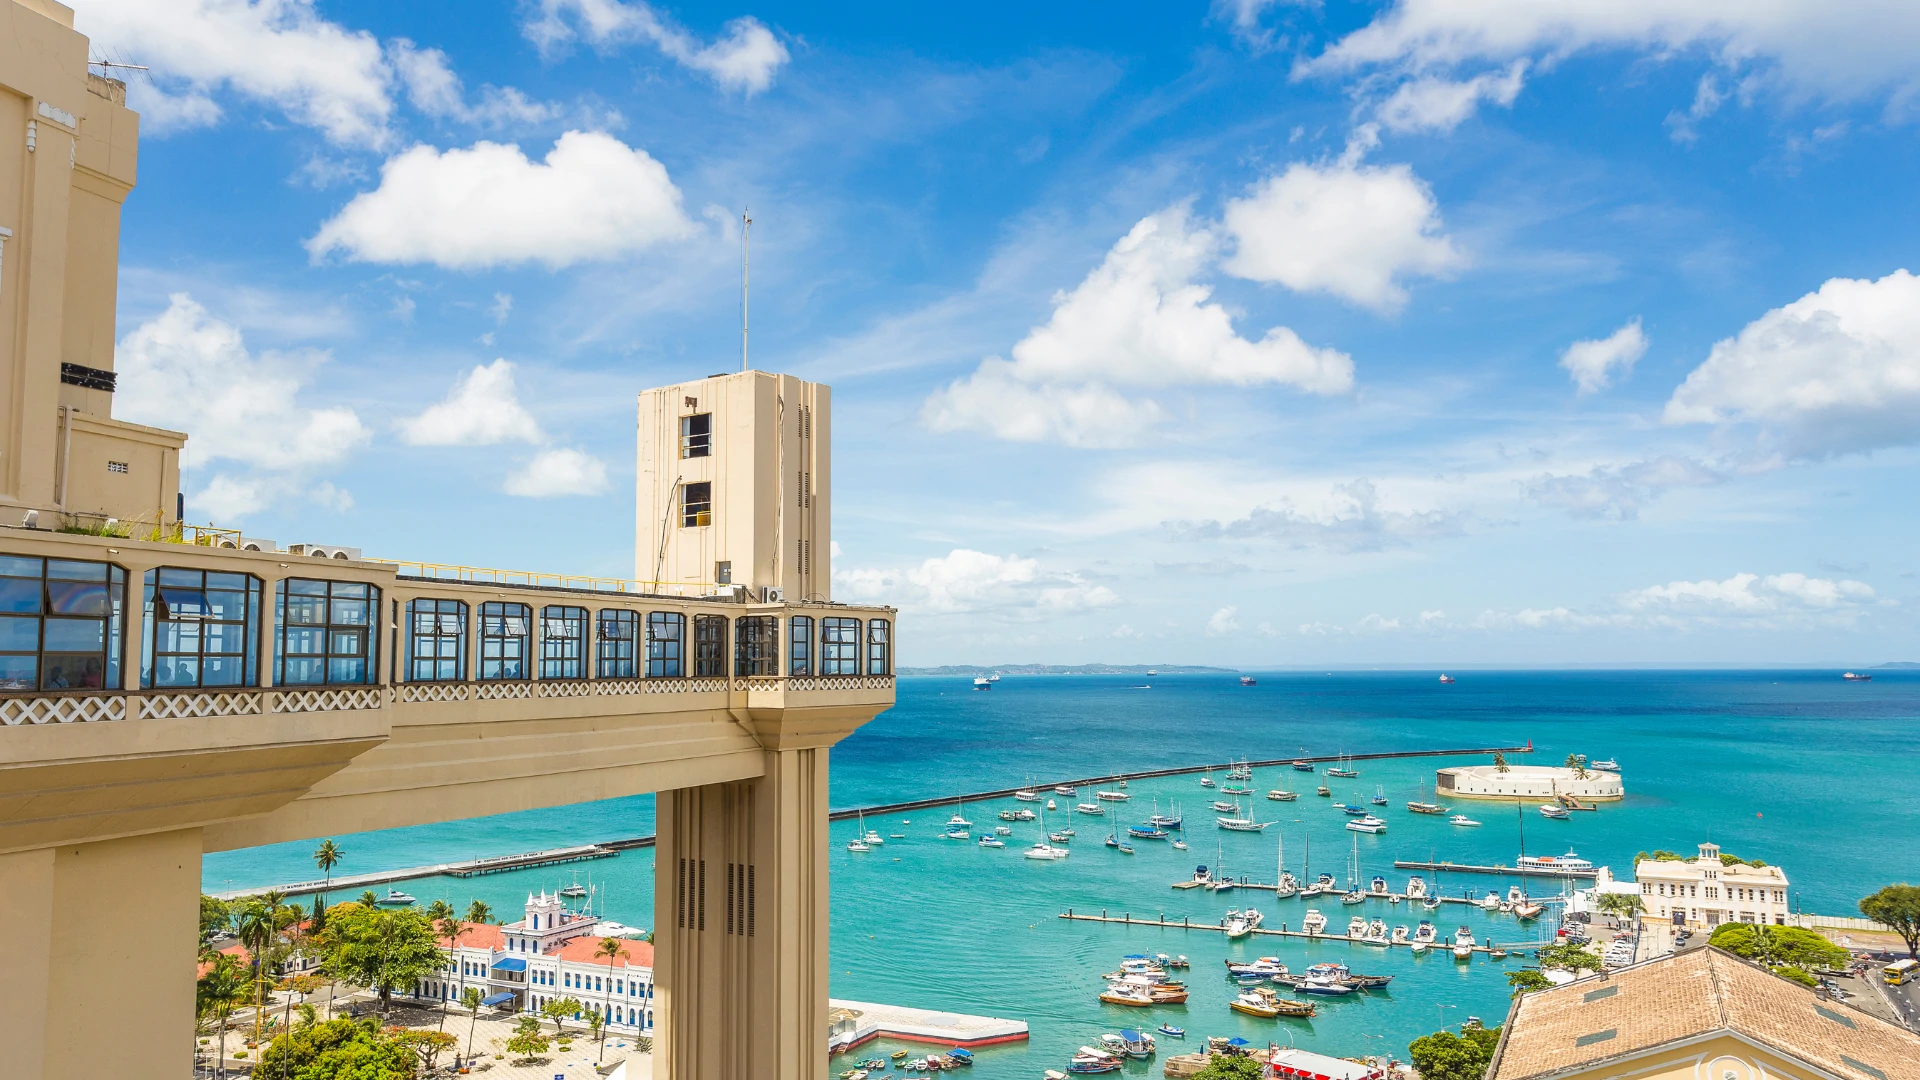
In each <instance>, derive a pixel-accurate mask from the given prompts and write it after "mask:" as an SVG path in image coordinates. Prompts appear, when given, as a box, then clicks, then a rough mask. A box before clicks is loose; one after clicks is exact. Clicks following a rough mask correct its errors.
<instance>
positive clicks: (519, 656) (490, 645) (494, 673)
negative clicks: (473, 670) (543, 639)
mask: <svg viewBox="0 0 1920 1080" xmlns="http://www.w3.org/2000/svg"><path fill="white" fill-rule="evenodd" d="M532 646H533V609H532V608H530V607H528V606H527V605H525V604H508V603H503V602H500V601H490V602H488V603H485V604H481V605H480V678H482V679H484V680H488V681H492V680H498V679H524V678H527V677H528V675H529V671H528V668H527V657H528V656H529V655H530V654H531V653H532V651H533V647H532Z"/></svg>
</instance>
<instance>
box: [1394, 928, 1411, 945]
mask: <svg viewBox="0 0 1920 1080" xmlns="http://www.w3.org/2000/svg"><path fill="white" fill-rule="evenodd" d="M1392 940H1393V943H1394V944H1395V945H1405V944H1406V943H1407V940H1408V939H1407V926H1406V924H1405V923H1401V924H1400V925H1399V926H1396V927H1394V928H1393V939H1392Z"/></svg>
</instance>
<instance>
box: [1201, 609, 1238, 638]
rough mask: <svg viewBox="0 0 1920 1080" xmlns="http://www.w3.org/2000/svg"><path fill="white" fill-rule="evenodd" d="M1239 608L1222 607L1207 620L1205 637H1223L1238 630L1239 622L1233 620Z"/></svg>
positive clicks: (1235, 619)
mask: <svg viewBox="0 0 1920 1080" xmlns="http://www.w3.org/2000/svg"><path fill="white" fill-rule="evenodd" d="M1239 613H1240V609H1239V608H1235V607H1223V608H1221V609H1220V610H1218V611H1216V612H1214V613H1213V615H1212V616H1211V617H1210V618H1208V619H1207V636H1208V637H1224V636H1226V635H1228V634H1231V633H1233V632H1234V631H1236V630H1238V629H1240V620H1239V619H1237V618H1235V616H1236V615H1238V614H1239Z"/></svg>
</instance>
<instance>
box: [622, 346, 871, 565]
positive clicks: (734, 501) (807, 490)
mask: <svg viewBox="0 0 1920 1080" xmlns="http://www.w3.org/2000/svg"><path fill="white" fill-rule="evenodd" d="M831 394H832V391H831V390H830V389H829V388H828V387H826V386H824V385H822V384H820V383H811V382H806V381H804V380H801V379H797V378H794V377H793V376H791V375H772V374H768V373H766V372H763V371H742V372H739V373H737V374H731V375H713V376H709V377H708V378H705V379H699V380H696V381H693V382H685V383H677V384H675V385H672V386H662V387H658V388H655V389H652V390H647V391H644V392H642V393H641V395H640V417H639V419H640V439H639V470H638V471H639V477H640V479H639V492H638V499H637V500H636V501H637V504H638V520H637V521H636V523H635V525H636V529H635V535H636V538H637V540H638V543H637V544H636V545H635V556H634V561H635V567H634V575H633V576H634V577H635V578H637V579H639V580H641V581H649V582H658V583H660V584H659V585H658V586H656V589H657V591H660V592H668V593H674V594H677V595H699V594H703V593H710V592H716V591H721V590H725V589H729V588H732V587H737V586H745V587H746V588H747V589H748V590H750V592H751V595H752V598H753V599H755V600H771V599H773V598H774V595H775V594H773V593H771V592H768V591H767V590H775V589H777V590H779V593H778V595H779V596H780V597H781V598H783V599H785V600H788V601H804V600H812V601H826V600H830V599H832V595H831V593H832V584H831V577H832V575H831V573H830V556H829V547H830V545H831V544H832V542H833V529H832V514H831V512H830V507H831V500H832V491H831V484H830V482H829V476H830V475H831V474H830V465H831V461H830V457H829V450H828V447H829V442H830V440H829V432H830V430H831V428H830V422H829V415H830V413H831Z"/></svg>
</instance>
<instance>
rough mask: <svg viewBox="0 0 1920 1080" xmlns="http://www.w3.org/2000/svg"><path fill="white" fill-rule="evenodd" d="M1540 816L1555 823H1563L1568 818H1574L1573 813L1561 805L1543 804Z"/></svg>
mask: <svg viewBox="0 0 1920 1080" xmlns="http://www.w3.org/2000/svg"><path fill="white" fill-rule="evenodd" d="M1540 816H1541V817H1545V818H1552V819H1553V820H1555V821H1563V820H1565V819H1567V818H1570V817H1572V816H1573V811H1571V810H1569V809H1567V808H1566V807H1564V806H1561V805H1560V804H1559V803H1541V804H1540Z"/></svg>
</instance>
